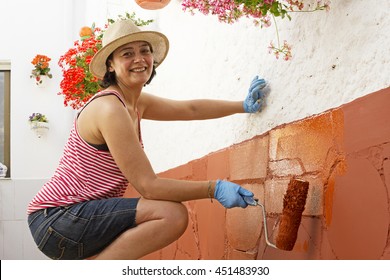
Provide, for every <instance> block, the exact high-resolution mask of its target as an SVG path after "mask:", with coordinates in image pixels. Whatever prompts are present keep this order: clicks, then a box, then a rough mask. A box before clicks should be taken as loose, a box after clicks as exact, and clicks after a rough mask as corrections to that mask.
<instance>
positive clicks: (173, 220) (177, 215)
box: [164, 202, 188, 237]
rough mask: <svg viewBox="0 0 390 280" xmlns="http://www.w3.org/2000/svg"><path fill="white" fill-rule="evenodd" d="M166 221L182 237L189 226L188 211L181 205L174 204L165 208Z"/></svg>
mask: <svg viewBox="0 0 390 280" xmlns="http://www.w3.org/2000/svg"><path fill="white" fill-rule="evenodd" d="M164 213H165V215H164V216H165V219H166V221H167V223H168V225H169V227H170V228H171V229H172V230H175V232H176V233H177V235H178V236H179V237H180V236H181V235H182V234H183V233H184V232H185V230H186V229H187V226H188V211H187V208H186V207H185V206H184V205H183V204H181V203H175V202H172V204H171V205H170V206H169V207H167V208H165V211H164Z"/></svg>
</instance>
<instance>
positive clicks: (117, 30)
mask: <svg viewBox="0 0 390 280" xmlns="http://www.w3.org/2000/svg"><path fill="white" fill-rule="evenodd" d="M135 41H145V42H148V43H149V44H150V45H151V46H152V48H153V56H154V61H155V66H156V67H157V66H158V65H160V64H161V62H163V60H164V59H165V57H166V56H167V53H168V49H169V41H168V38H167V37H166V36H165V35H164V34H162V33H160V32H156V31H142V30H141V29H140V28H139V27H138V26H136V25H135V24H134V22H133V21H132V20H119V21H116V22H115V23H113V24H111V25H110V26H109V27H108V28H107V30H106V31H105V32H104V35H103V40H102V46H103V47H102V48H101V49H100V50H99V51H98V52H97V53H96V54H95V56H94V57H93V59H92V61H91V63H90V65H89V70H90V71H91V73H92V74H93V75H94V76H96V77H98V78H99V79H103V77H104V74H105V73H106V70H107V69H106V60H107V58H108V57H109V56H110V54H111V53H112V52H113V51H115V50H116V49H117V48H119V47H120V46H123V45H125V44H128V43H131V42H135Z"/></svg>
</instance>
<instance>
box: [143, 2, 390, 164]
mask: <svg viewBox="0 0 390 280" xmlns="http://www.w3.org/2000/svg"><path fill="white" fill-rule="evenodd" d="M331 7H332V8H331V10H330V12H329V13H326V12H317V13H312V14H293V15H292V16H293V20H292V21H288V20H278V26H279V31H280V36H281V38H282V39H286V40H288V42H289V43H291V44H292V45H293V55H294V58H293V60H292V61H291V62H285V61H283V60H276V59H275V58H274V56H272V55H269V54H268V52H267V46H268V44H269V42H270V41H271V40H273V41H274V42H275V40H276V35H275V30H274V29H273V27H271V28H268V29H260V28H258V27H255V26H254V25H253V24H252V22H251V21H250V20H246V19H243V20H241V21H240V22H239V23H236V24H233V25H227V24H224V23H219V22H218V20H217V18H216V17H213V16H210V15H209V16H204V15H202V14H196V15H195V16H191V15H190V14H189V13H184V12H183V11H182V10H181V7H180V1H175V0H173V1H171V3H170V4H169V5H168V6H167V7H166V8H164V9H162V10H160V11H158V13H157V27H158V29H159V30H160V31H162V32H164V33H166V34H167V36H168V37H169V39H170V42H171V49H170V53H169V55H168V57H167V60H166V61H165V62H164V63H163V65H162V66H161V67H160V69H158V71H157V77H156V79H155V81H153V83H152V85H150V86H148V87H147V88H146V90H147V91H149V92H151V93H154V94H157V95H160V96H164V97H168V98H178V99H189V98H190V99H191V98H217V99H219V98H221V99H229V100H242V99H243V98H244V97H245V96H246V92H247V88H248V85H249V83H250V81H251V79H252V77H253V76H254V75H256V74H259V75H263V76H264V77H265V78H266V79H267V80H268V81H269V83H270V85H271V88H272V92H271V95H270V98H269V100H268V107H267V108H266V110H265V111H264V112H263V113H261V114H258V115H252V116H248V115H237V116H233V117H228V118H225V119H222V120H215V121H206V122H205V121H203V122H193V123H191V124H188V123H180V122H179V123H157V124H155V123H153V122H147V121H144V122H143V129H144V135H145V136H144V138H145V147H146V152H147V153H148V155H149V157H150V159H151V161H152V164H153V166H154V167H155V169H156V171H163V170H166V169H168V168H171V167H174V166H177V165H179V164H183V163H186V162H188V161H189V160H191V159H193V158H198V157H200V156H202V155H205V154H208V153H209V152H212V151H215V150H217V149H221V148H223V147H227V146H229V145H231V144H233V143H238V142H241V141H243V140H245V139H249V138H251V137H253V136H255V135H258V134H261V133H264V132H265V131H268V130H270V129H272V128H273V127H276V126H278V125H280V124H283V123H288V122H291V121H294V120H298V119H302V118H304V117H307V116H310V115H313V114H316V113H320V112H323V111H325V110H327V109H330V108H334V107H337V106H339V105H341V104H344V103H346V102H349V101H352V100H354V99H356V98H358V97H360V96H363V95H366V94H367V93H369V92H373V91H375V90H379V89H382V88H385V87H387V86H389V85H390V80H389V79H388V77H389V70H388V67H386V65H388V64H389V62H390V61H389V60H390V48H389V47H388V46H389V43H390V32H389V26H390V22H389V21H390V19H389V17H388V10H389V9H390V2H389V1H387V0H381V1H376V2H375V5H374V4H373V3H371V2H368V1H359V0H357V1H356V0H354V1H352V0H347V1H332V5H331ZM144 14H145V16H146V17H147V16H148V13H144ZM156 135H158V136H159V137H155V136H156ZM162 147H163V148H162Z"/></svg>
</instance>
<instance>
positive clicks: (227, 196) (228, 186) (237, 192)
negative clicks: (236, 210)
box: [214, 180, 253, 208]
mask: <svg viewBox="0 0 390 280" xmlns="http://www.w3.org/2000/svg"><path fill="white" fill-rule="evenodd" d="M244 196H249V197H253V193H252V192H251V191H248V190H246V189H244V188H242V187H240V186H239V185H237V184H235V183H232V182H228V181H222V180H217V184H216V185H215V192H214V198H215V199H216V200H218V201H219V203H221V204H222V205H223V206H224V207H225V208H233V207H241V208H246V207H247V206H248V203H246V202H245V200H244V199H243V197H244Z"/></svg>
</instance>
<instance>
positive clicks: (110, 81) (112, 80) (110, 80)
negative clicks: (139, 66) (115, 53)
mask: <svg viewBox="0 0 390 280" xmlns="http://www.w3.org/2000/svg"><path fill="white" fill-rule="evenodd" d="M110 60H112V54H110V55H109V56H108V58H107V60H106V73H105V74H104V77H103V80H101V81H100V86H101V87H102V88H108V87H109V86H111V85H117V80H116V74H115V72H110V71H109V70H108V69H109V68H110ZM155 64H156V63H154V64H153V70H152V75H150V78H149V80H148V81H147V82H146V83H145V85H148V84H150V82H151V81H152V80H153V78H154V76H156V74H157V73H156V65H155ZM145 85H144V86H145Z"/></svg>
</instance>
